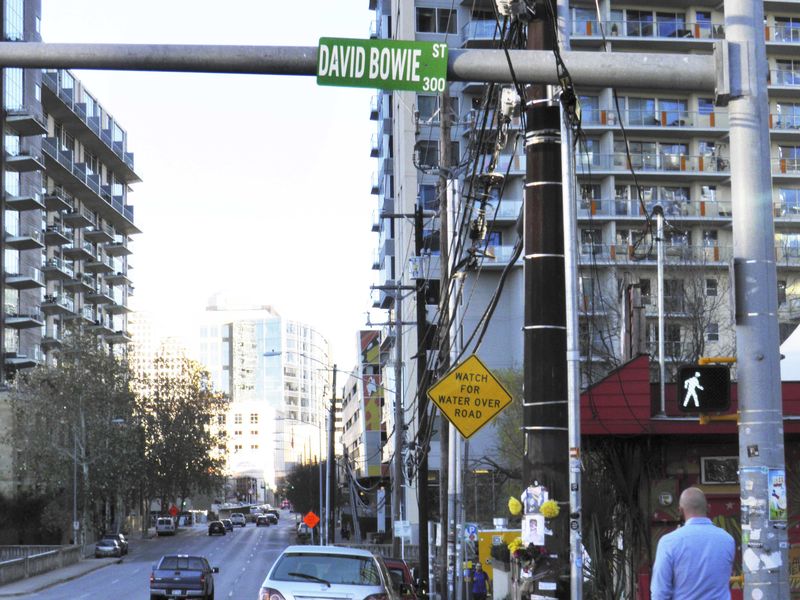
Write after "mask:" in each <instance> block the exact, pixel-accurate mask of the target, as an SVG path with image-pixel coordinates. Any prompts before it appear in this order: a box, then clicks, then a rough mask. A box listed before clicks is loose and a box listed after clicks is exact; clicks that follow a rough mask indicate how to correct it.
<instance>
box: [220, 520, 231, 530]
mask: <svg viewBox="0 0 800 600" xmlns="http://www.w3.org/2000/svg"><path fill="white" fill-rule="evenodd" d="M222 524H223V525H224V526H225V531H233V521H231V520H230V519H222Z"/></svg>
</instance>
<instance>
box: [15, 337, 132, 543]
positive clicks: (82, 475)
mask: <svg viewBox="0 0 800 600" xmlns="http://www.w3.org/2000/svg"><path fill="white" fill-rule="evenodd" d="M129 384H130V375H129V371H128V368H127V364H126V363H125V361H124V360H122V359H121V358H119V357H118V356H116V355H114V354H113V353H111V351H110V350H109V349H108V347H107V346H105V345H104V344H102V342H100V341H99V340H98V338H97V337H96V336H94V335H92V334H90V333H87V332H85V331H83V330H82V329H80V328H75V329H72V330H70V331H68V332H67V335H65V337H64V342H63V346H62V349H61V352H60V353H59V356H58V362H57V364H54V365H48V366H42V367H39V368H36V369H32V370H30V371H26V372H24V373H23V374H21V375H20V376H18V378H17V380H16V381H15V384H14V387H13V389H12V391H11V395H10V402H11V407H12V412H13V425H12V429H11V436H12V438H13V443H14V444H15V446H16V448H17V452H18V456H17V461H16V463H17V464H16V468H17V470H18V474H17V475H18V477H19V479H20V480H22V481H25V482H27V483H28V484H30V486H31V489H32V490H33V491H35V492H38V493H42V494H45V495H48V496H51V497H54V496H57V495H59V494H61V495H63V496H65V497H70V499H71V493H68V492H71V490H72V486H73V485H74V484H77V497H78V514H79V516H80V520H81V523H83V526H84V532H85V531H86V530H87V529H94V530H105V529H108V528H111V527H112V526H114V525H115V523H114V520H115V519H116V518H118V516H119V515H120V513H124V512H125V507H126V504H128V503H129V502H130V501H131V500H132V498H134V497H135V495H136V493H135V492H136V489H137V487H138V480H139V479H140V477H141V474H142V473H141V471H140V470H139V466H140V463H139V461H138V460H137V458H136V457H137V456H139V455H141V447H140V446H139V445H138V444H137V441H138V439H139V436H138V435H137V433H136V426H135V423H134V420H133V415H134V408H135V406H134V396H133V394H132V392H131V390H130V385H129ZM73 469H76V473H75V474H74V475H73ZM70 508H71V502H70ZM50 512H52V511H50ZM71 520H72V517H71V510H70V511H64V514H63V521H62V524H61V525H62V531H63V532H64V535H65V536H66V535H68V534H69V532H70V531H71V526H70V522H71ZM51 521H52V519H51ZM51 525H52V523H51Z"/></svg>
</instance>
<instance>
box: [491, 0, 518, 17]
mask: <svg viewBox="0 0 800 600" xmlns="http://www.w3.org/2000/svg"><path fill="white" fill-rule="evenodd" d="M514 1H515V0H495V2H496V3H497V12H499V13H500V14H501V15H503V16H504V17H508V16H509V15H511V5H512V4H514Z"/></svg>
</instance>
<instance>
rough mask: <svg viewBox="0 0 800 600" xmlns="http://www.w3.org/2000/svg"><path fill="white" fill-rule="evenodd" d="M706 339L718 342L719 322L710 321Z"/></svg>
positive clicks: (707, 326)
mask: <svg viewBox="0 0 800 600" xmlns="http://www.w3.org/2000/svg"><path fill="white" fill-rule="evenodd" d="M706 341H707V342H718V341H719V324H717V323H709V324H708V325H706Z"/></svg>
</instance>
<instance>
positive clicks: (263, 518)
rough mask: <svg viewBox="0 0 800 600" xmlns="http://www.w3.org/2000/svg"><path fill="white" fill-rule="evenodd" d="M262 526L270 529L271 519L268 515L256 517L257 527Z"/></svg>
mask: <svg viewBox="0 0 800 600" xmlns="http://www.w3.org/2000/svg"><path fill="white" fill-rule="evenodd" d="M262 525H263V526H264V527H269V519H268V518H267V515H258V516H257V517H256V527H261V526H262Z"/></svg>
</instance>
